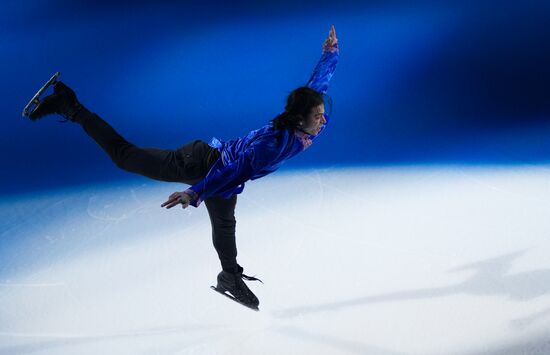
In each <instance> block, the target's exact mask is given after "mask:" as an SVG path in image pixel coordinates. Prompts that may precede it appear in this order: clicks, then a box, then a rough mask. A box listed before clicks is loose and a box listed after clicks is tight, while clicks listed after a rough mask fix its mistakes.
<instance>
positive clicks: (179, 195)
mask: <svg viewBox="0 0 550 355" xmlns="http://www.w3.org/2000/svg"><path fill="white" fill-rule="evenodd" d="M190 201H191V196H189V195H188V194H186V193H185V192H178V191H176V192H174V193H173V194H171V195H170V197H168V201H166V202H164V203H163V204H162V205H160V207H166V208H167V209H168V208H172V207H174V206H176V205H178V204H180V203H181V208H187V207H189V202H190Z"/></svg>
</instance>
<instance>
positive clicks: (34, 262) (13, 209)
mask: <svg viewBox="0 0 550 355" xmlns="http://www.w3.org/2000/svg"><path fill="white" fill-rule="evenodd" d="M183 187H185V185H183V186H182V185H178V184H167V183H160V182H158V183H157V182H150V181H147V180H137V181H132V182H131V183H126V184H123V185H111V186H88V187H82V188H78V189H72V190H63V191H56V192H51V193H48V194H42V195H30V194H29V195H20V196H12V197H10V198H7V197H6V198H3V199H2V200H0V213H1V216H2V221H1V225H0V227H1V229H0V232H1V239H0V241H1V244H0V245H1V246H2V250H0V252H1V253H0V257H1V258H2V259H1V260H0V306H1V307H0V354H10V355H11V354H36V355H39V354H40V355H42V354H56V355H59V354H90V355H92V354H93V355H97V354H102V355H107V354H117V355H124V354H132V355H134V354H151V355H156V354H239V355H240V354H277V355H280V354H285V355H289V354H382V355H386V354H419V355H420V354H422V355H429V354H465V355H470V354H471V355H478V354H494V355H496V354H499V355H500V354H510V355H512V354H548V353H550V332H549V330H550V258H549V255H550V218H549V217H548V216H549V215H550V204H549V201H550V169H549V168H548V167H546V166H522V167H479V168H474V167H463V166H446V167H400V168H397V167H395V168H354V169H336V168H326V169H312V170H306V171H301V172H284V171H280V172H277V173H275V174H272V175H269V176H267V177H265V178H263V179H260V180H256V181H253V182H249V183H248V184H247V187H246V189H245V192H244V193H243V194H242V195H240V196H239V198H238V202H237V213H236V216H237V243H238V248H239V257H238V260H239V263H240V264H241V265H243V266H244V267H245V273H247V274H251V275H257V276H258V277H259V278H261V279H262V280H263V281H264V282H265V284H263V285H262V284H259V283H255V282H249V283H248V284H249V286H250V287H251V289H252V290H253V291H254V292H255V293H256V294H257V296H258V297H259V299H260V302H261V303H260V312H254V311H251V310H248V309H246V308H244V307H242V306H240V305H238V304H236V303H233V302H231V301H229V300H227V299H226V298H224V297H222V296H220V295H219V294H217V293H215V292H213V291H212V290H210V289H209V286H210V285H211V284H214V282H215V278H216V275H217V273H218V272H219V270H220V267H219V262H218V260H217V256H216V254H215V251H214V249H213V247H212V244H211V229H210V222H209V219H208V215H207V211H206V208H205V206H204V205H202V206H201V207H200V208H198V209H195V208H193V207H190V208H188V209H185V210H182V209H181V208H180V207H177V208H173V209H171V210H165V209H162V208H160V204H161V203H162V202H164V201H165V199H166V198H167V197H168V195H169V194H170V193H172V192H174V191H176V190H182V189H183Z"/></svg>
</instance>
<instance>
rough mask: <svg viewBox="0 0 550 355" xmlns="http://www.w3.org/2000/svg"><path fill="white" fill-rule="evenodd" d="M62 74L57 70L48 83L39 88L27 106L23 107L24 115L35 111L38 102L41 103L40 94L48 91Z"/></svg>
mask: <svg viewBox="0 0 550 355" xmlns="http://www.w3.org/2000/svg"><path fill="white" fill-rule="evenodd" d="M60 74H61V73H59V72H56V73H55V74H54V75H53V76H52V77H51V78H50V80H48V81H47V82H46V84H44V86H42V87H41V88H40V90H38V92H37V93H36V94H35V95H34V96H33V97H32V99H31V100H30V101H29V103H28V104H27V106H25V108H24V109H23V117H25V116H29V115H30V114H31V113H33V111H34V110H35V109H36V106H38V104H39V103H40V95H42V94H43V93H44V91H46V90H47V89H48V88H49V87H50V86H51V85H53V84H55V83H56V82H57V78H58V77H59V75H60Z"/></svg>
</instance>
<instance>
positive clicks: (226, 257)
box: [75, 109, 237, 272]
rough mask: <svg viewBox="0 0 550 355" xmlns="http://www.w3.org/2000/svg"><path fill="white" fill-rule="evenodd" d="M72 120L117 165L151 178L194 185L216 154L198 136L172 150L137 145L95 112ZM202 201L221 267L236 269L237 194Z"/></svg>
mask: <svg viewBox="0 0 550 355" xmlns="http://www.w3.org/2000/svg"><path fill="white" fill-rule="evenodd" d="M75 121H76V122H78V123H80V124H81V125H82V127H83V128H84V130H85V131H86V133H87V134H88V135H89V136H90V137H92V138H93V139H94V140H95V141H96V142H97V144H99V145H100V146H101V148H103V150H104V151H105V152H106V153H107V154H108V155H109V157H110V158H111V160H112V161H113V162H114V163H115V164H116V165H117V166H118V167H119V168H121V169H123V170H126V171H129V172H132V173H135V174H139V175H143V176H146V177H148V178H151V179H155V180H160V181H167V182H182V183H184V184H189V185H194V184H196V183H197V182H199V181H200V180H202V179H203V178H204V177H205V176H206V174H207V173H208V171H209V170H210V167H211V166H212V165H213V164H214V163H215V162H216V160H217V158H219V154H220V153H219V152H218V150H217V149H216V148H213V147H210V146H209V145H208V144H206V143H205V142H203V141H201V140H195V141H191V142H189V143H187V144H185V145H183V146H181V147H180V148H178V149H176V150H165V149H158V148H139V147H136V146H135V145H133V144H132V143H129V142H128V141H127V140H126V139H124V138H123V137H122V136H121V135H120V134H118V133H117V132H116V131H115V130H114V129H113V127H111V126H110V125H109V124H108V123H107V122H105V121H104V120H103V119H101V118H100V117H99V116H98V115H96V114H94V113H91V112H89V111H88V110H85V109H84V110H82V111H81V112H80V113H79V114H78V115H77V117H75ZM204 203H205V204H206V208H207V210H208V215H209V216H210V223H211V224H212V241H213V243H214V247H215V248H216V252H217V253H218V257H219V258H220V261H221V264H222V268H223V270H225V271H229V272H234V271H237V246H236V244H235V226H236V220H235V205H236V204H237V195H233V196H232V197H231V198H229V199H225V198H224V197H222V196H220V195H218V196H212V197H210V198H207V199H206V200H205V201H204Z"/></svg>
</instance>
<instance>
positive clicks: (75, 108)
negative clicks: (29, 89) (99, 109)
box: [23, 72, 83, 122]
mask: <svg viewBox="0 0 550 355" xmlns="http://www.w3.org/2000/svg"><path fill="white" fill-rule="evenodd" d="M58 77H59V72H57V73H55V74H54V75H53V76H52V77H51V78H50V80H48V81H47V82H46V84H45V85H44V86H43V87H42V88H41V89H40V90H38V92H37V93H36V94H35V95H34V96H33V98H32V99H31V101H30V102H29V103H28V105H27V106H26V107H25V108H24V109H23V116H27V117H29V118H30V119H31V120H32V121H36V120H39V119H41V118H42V117H44V116H46V115H51V114H54V113H57V114H59V115H61V116H63V117H64V118H65V121H59V122H67V121H74V118H75V116H76V114H77V113H78V112H80V110H82V108H83V106H82V105H81V104H80V102H78V99H77V98H76V95H75V93H74V91H73V90H71V88H69V87H68V86H67V85H65V84H63V83H62V82H61V81H58V80H57V78H58ZM52 85H53V89H54V93H53V94H51V95H48V96H46V97H44V98H43V99H41V98H40V95H42V94H43V93H44V91H46V90H47V89H48V87H50V86H52Z"/></svg>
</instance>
